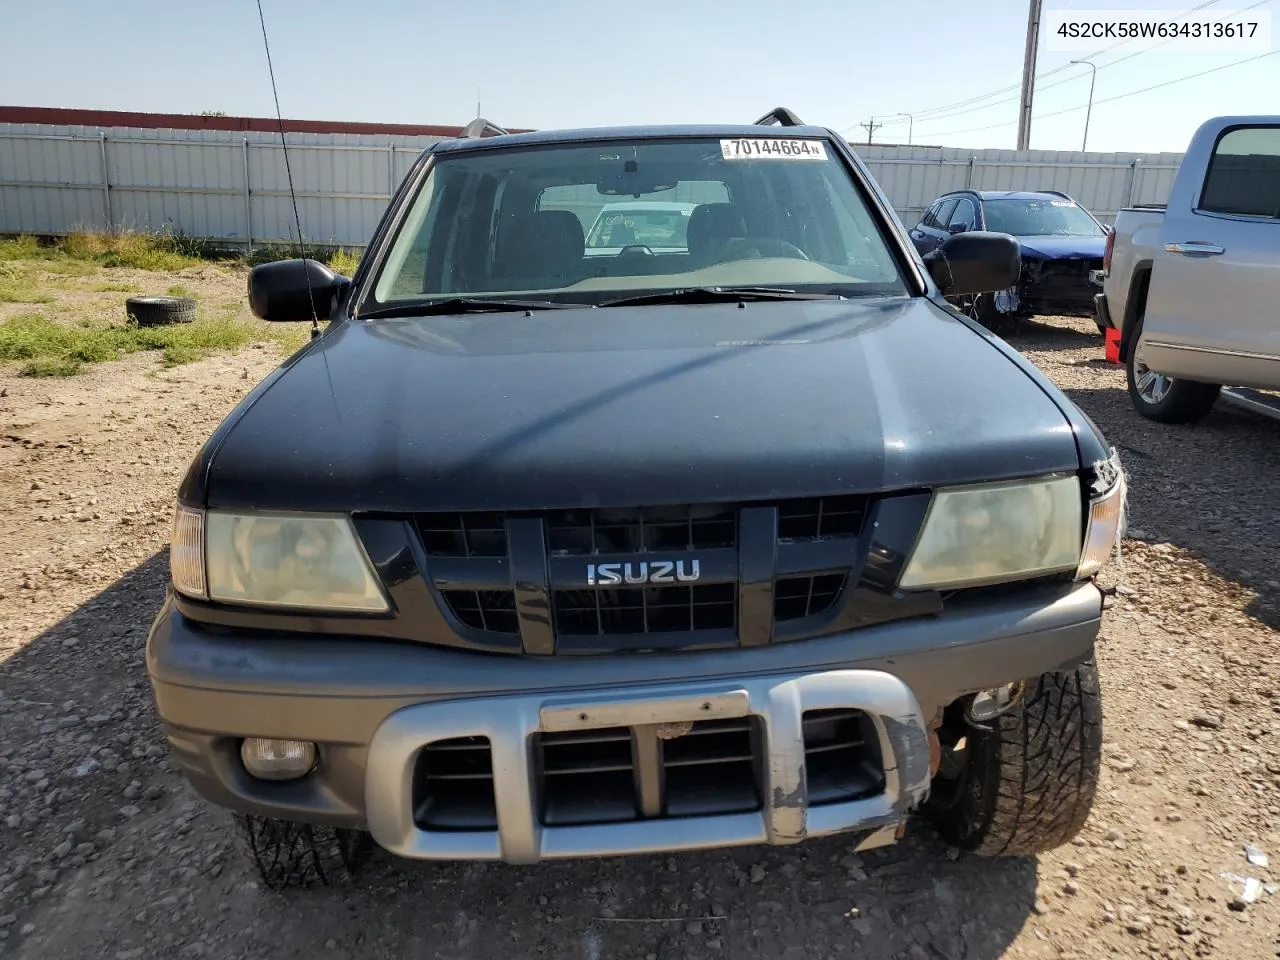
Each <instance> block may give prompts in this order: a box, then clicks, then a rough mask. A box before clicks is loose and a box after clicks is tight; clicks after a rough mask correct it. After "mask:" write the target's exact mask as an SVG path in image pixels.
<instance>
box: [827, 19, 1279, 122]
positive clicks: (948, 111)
mask: <svg viewBox="0 0 1280 960" xmlns="http://www.w3.org/2000/svg"><path fill="white" fill-rule="evenodd" d="M1218 2H1220V0H1203V2H1201V3H1198V4H1196V5H1195V6H1194V7H1192V8H1191V9H1189V10H1186V11H1184V12H1183V13H1180V14H1179V15H1178V16H1177V17H1175V18H1174V20H1175V21H1176V20H1181V19H1183V18H1184V17H1189V16H1190V15H1191V14H1193V13H1195V12H1197V11H1199V10H1203V9H1205V8H1206V7H1211V6H1213V5H1214V4H1216V3H1218ZM1267 2H1269V0H1261V3H1255V4H1254V5H1253V6H1250V7H1246V8H1245V9H1246V10H1252V9H1253V7H1256V6H1261V5H1262V3H1267ZM1136 39H1138V38H1137V37H1126V38H1125V39H1123V40H1120V41H1118V42H1116V43H1113V44H1112V45H1111V46H1109V47H1103V48H1102V49H1101V50H1095V51H1094V52H1093V53H1090V54H1087V55H1085V56H1083V57H1078V58H1077V59H1079V60H1091V59H1092V58H1094V57H1099V56H1102V54H1104V53H1109V52H1111V51H1112V50H1115V49H1116V48H1117V47H1122V46H1124V45H1125V44H1126V43H1132V42H1133V41H1134V40H1136ZM1157 46H1158V44H1157ZM1153 49H1155V47H1148V48H1146V49H1143V50H1139V51H1136V52H1134V53H1132V54H1129V56H1127V57H1122V58H1121V60H1127V59H1129V58H1130V57H1136V56H1138V55H1139V54H1142V53H1146V52H1148V51H1149V50H1153ZM1119 62H1120V60H1116V61H1113V63H1119ZM1109 65H1110V64H1108V66H1109ZM1100 66H1101V65H1100ZM1070 67H1071V64H1069V63H1064V64H1062V65H1060V66H1057V67H1054V68H1052V69H1051V70H1046V71H1044V72H1043V73H1037V74H1036V76H1035V78H1036V80H1043V79H1044V78H1046V77H1051V76H1053V75H1054V74H1056V73H1061V72H1062V71H1063V70H1067V69H1069V68H1070ZM1069 79H1075V78H1074V77H1072V78H1069ZM1065 82H1068V81H1066V80H1062V81H1059V83H1065ZM1021 86H1022V84H1021V83H1015V84H1011V85H1010V86H1007V87H1001V88H1000V89H998V90H992V91H989V92H988V93H983V94H979V95H978V96H974V97H969V98H968V99H965V100H957V101H956V102H954V103H948V104H943V105H942V106H938V107H932V108H929V109H925V110H912V111H910V113H911V115H912V116H914V117H916V118H917V119H918V120H920V122H922V123H928V122H931V121H934V120H941V119H945V117H944V116H943V115H946V116H959V115H960V114H962V113H973V112H975V111H978V110H985V109H987V108H988V107H993V106H996V105H997V104H987V105H986V106H982V107H973V108H972V109H970V110H954V112H953V108H959V107H968V106H970V105H971V104H975V103H980V102H981V101H983V100H989V99H990V98H991V97H998V96H1000V95H1001V94H1004V93H1010V92H1012V91H1015V90H1019V89H1020V88H1021ZM1051 86H1057V84H1052V85H1051ZM1040 89H1042V90H1044V89H1048V87H1041V88H1040ZM1018 99H1020V97H1011V98H1007V99H1005V100H1001V101H999V103H1010V102H1013V101H1015V100H1018ZM931 115H932V116H931ZM855 126H857V124H854V125H853V126H850V127H848V128H847V129H849V130H852V129H853V128H854V127H855Z"/></svg>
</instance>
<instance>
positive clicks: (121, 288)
mask: <svg viewBox="0 0 1280 960" xmlns="http://www.w3.org/2000/svg"><path fill="white" fill-rule="evenodd" d="M89 289H90V290H92V291H93V292H94V293H141V292H142V288H141V287H139V286H138V285H137V284H133V283H98V284H94V285H93V286H92V287H90V288H89Z"/></svg>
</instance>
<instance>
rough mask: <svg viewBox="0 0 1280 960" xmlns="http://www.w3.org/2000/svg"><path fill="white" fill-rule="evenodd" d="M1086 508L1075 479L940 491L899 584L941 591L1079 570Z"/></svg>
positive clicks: (1021, 481) (905, 587)
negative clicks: (1083, 512)
mask: <svg viewBox="0 0 1280 960" xmlns="http://www.w3.org/2000/svg"><path fill="white" fill-rule="evenodd" d="M1081 509H1082V508H1081V489H1080V481H1079V479H1077V478H1076V477H1074V476H1065V477H1045V478H1042V479H1038V480H1017V481H1012V482H1008V483H982V484H974V485H972V486H966V487H950V488H943V489H940V490H938V491H936V492H935V493H934V495H933V501H932V502H931V503H930V504H929V512H928V514H927V516H926V517H925V522H924V530H923V531H922V532H921V534H920V539H919V541H918V542H917V543H916V546H915V550H914V551H913V552H912V554H911V560H910V561H909V562H908V563H907V569H906V570H905V571H904V572H903V574H902V580H901V581H900V584H899V585H900V586H901V587H903V588H904V589H921V588H931V589H935V590H940V589H944V588H954V587H971V586H978V585H981V584H988V583H1000V582H1002V581H1006V580H1021V579H1025V578H1027V577H1035V576H1039V575H1041V574H1046V573H1055V572H1058V571H1062V570H1073V571H1074V570H1076V569H1077V567H1078V565H1079V563H1080V545H1081V538H1080V533H1081V527H1082V516H1081Z"/></svg>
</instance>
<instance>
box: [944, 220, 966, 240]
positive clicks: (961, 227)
mask: <svg viewBox="0 0 1280 960" xmlns="http://www.w3.org/2000/svg"><path fill="white" fill-rule="evenodd" d="M968 229H969V225H968V224H966V223H953V224H951V225H950V226H949V227H947V233H949V234H951V235H952V236H953V237H954V236H955V235H956V234H957V233H964V232H965V231H966V230H968Z"/></svg>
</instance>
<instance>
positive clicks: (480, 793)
mask: <svg viewBox="0 0 1280 960" xmlns="http://www.w3.org/2000/svg"><path fill="white" fill-rule="evenodd" d="M413 794H414V795H413V818H414V822H415V823H417V825H418V827H419V828H420V829H422V830H494V829H497V825H498V813H497V806H496V802H495V800H494V793H493V754H492V751H491V750H490V747H489V740H488V738H487V737H457V738H455V739H453V740H438V741H436V742H435V743H432V744H428V745H427V746H426V747H425V748H423V750H422V751H421V752H420V753H419V754H418V761H417V765H416V767H415V769H414V777H413Z"/></svg>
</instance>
